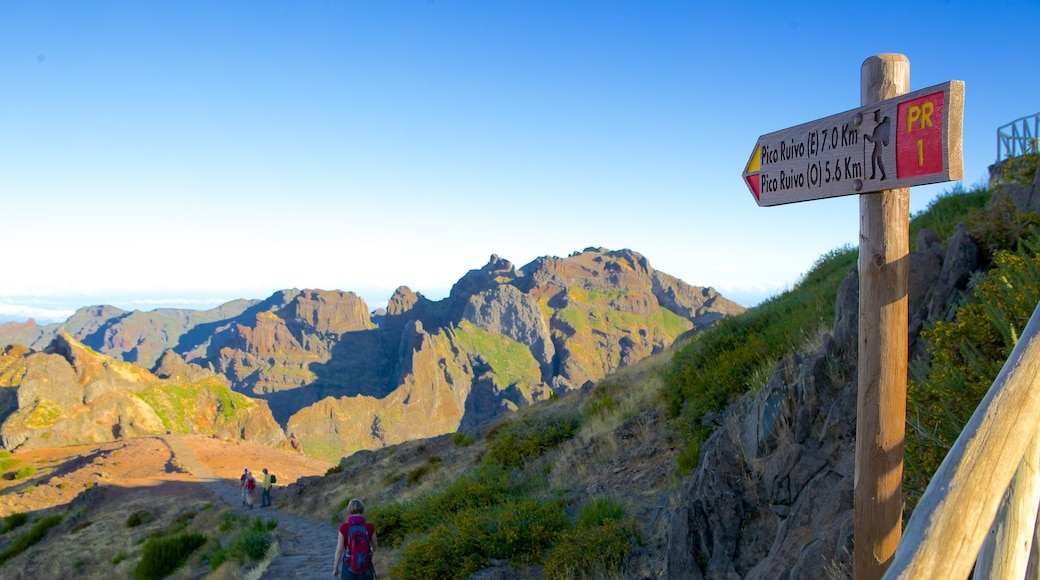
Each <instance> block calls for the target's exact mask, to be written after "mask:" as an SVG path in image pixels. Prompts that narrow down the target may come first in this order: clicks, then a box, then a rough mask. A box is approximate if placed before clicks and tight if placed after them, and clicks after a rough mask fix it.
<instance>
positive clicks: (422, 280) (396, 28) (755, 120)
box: [0, 0, 1040, 322]
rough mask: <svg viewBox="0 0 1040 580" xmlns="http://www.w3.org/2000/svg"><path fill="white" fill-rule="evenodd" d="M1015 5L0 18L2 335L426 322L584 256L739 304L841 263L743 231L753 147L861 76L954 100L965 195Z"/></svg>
mask: <svg viewBox="0 0 1040 580" xmlns="http://www.w3.org/2000/svg"><path fill="white" fill-rule="evenodd" d="M1036 21H1040V5H1038V4H1037V3H1036V2H1035V1H1008V2H1002V3H998V4H991V3H990V4H987V3H975V2H964V1H961V2H958V1H956V0H946V1H942V0H935V1H932V0H926V1H923V2H918V3H915V4H913V5H912V7H911V6H908V5H906V4H905V3H899V2H895V1H881V2H875V3H872V4H871V5H870V7H869V10H867V9H864V7H863V6H862V5H856V4H851V5H843V4H841V3H839V4H834V3H825V2H818V1H812V2H801V3H798V4H796V5H780V4H777V3H767V2H751V3H741V4H726V3H713V4H703V3H689V2H679V1H662V2H654V3H645V2H639V3H637V2H632V1H614V0H608V1H596V2H593V1H578V2H568V3H559V2H550V1H547V0H545V1H534V2H523V3H482V2H476V1H471V0H467V1H461V0H460V1H434V2H419V1H404V2H395V3H362V2H338V3H334V2H326V3H308V4H285V3H278V2H269V1H262V2H244V1H240V2H221V3H205V2H198V1H189V2H177V3H173V2H152V3H127V2H116V1H107V0H103V1H101V2H93V3H89V4H86V3H77V2H72V1H69V0H58V1H54V2H34V3H3V4H0V66H2V67H3V70H4V71H5V77H6V83H5V93H4V96H3V97H2V99H0V103H2V104H3V106H2V107H0V135H2V138H0V217H2V218H3V223H4V225H5V234H6V237H7V239H8V240H9V243H10V244H12V246H9V247H13V248H15V249H14V250H13V251H9V252H6V253H5V256H4V261H3V263H4V269H3V273H2V274H0V321H5V320H25V319H27V318H29V317H34V318H36V319H37V320H38V321H40V322H53V321H56V320H64V318H65V317H67V316H68V315H69V314H71V312H72V311H73V310H75V309H76V308H79V307H82V306H88V305H96V304H111V305H113V306H117V307H119V308H123V309H126V310H133V309H139V310H152V309H154V308H158V307H183V308H193V309H205V308H211V307H214V306H217V305H219V304H221V303H223V302H226V301H228V300H231V299H236V298H252V299H263V298H266V297H268V296H270V295H271V294H272V293H273V292H275V291H278V290H282V289H288V288H322V289H328V290H333V289H335V290H345V291H353V292H356V293H357V294H358V295H360V296H361V297H362V298H364V299H365V301H366V302H367V303H368V304H369V306H370V307H372V308H376V307H379V306H380V305H382V304H383V303H385V302H386V300H387V299H388V298H389V297H390V295H391V293H392V292H393V290H394V289H395V288H397V287H398V286H402V285H404V286H408V287H410V288H411V289H413V290H415V291H417V292H420V293H422V294H424V295H426V296H427V297H429V298H431V299H434V300H436V299H439V298H442V297H444V296H445V295H446V294H447V292H448V290H449V289H450V287H451V285H452V284H453V283H454V282H455V281H456V280H458V279H459V278H460V277H461V276H462V275H463V274H465V272H466V271H468V270H470V269H473V268H479V267H481V266H482V265H484V264H485V263H486V262H487V259H488V257H489V256H490V255H491V254H498V255H500V256H502V257H503V258H506V259H508V260H510V261H511V262H513V264H514V265H516V266H517V267H521V266H523V265H524V264H526V263H528V262H530V261H531V260H533V259H535V258H537V257H539V256H546V255H551V256H567V255H568V254H570V253H572V252H574V251H580V250H582V249H583V248H585V247H589V246H602V247H606V248H609V249H612V250H619V249H623V248H628V249H632V250H635V251H637V252H639V253H641V254H643V255H644V256H646V258H647V259H648V260H649V261H650V264H651V265H652V266H653V267H654V268H655V269H657V270H660V271H663V272H666V273H668V274H671V275H673V276H676V277H679V278H681V279H682V280H684V281H685V282H687V283H690V284H693V285H697V286H711V287H714V288H715V289H717V290H718V291H719V292H720V293H722V294H723V295H724V296H726V297H727V298H730V299H732V300H735V301H737V302H739V303H741V304H744V305H746V306H751V305H754V304H757V303H759V302H760V301H761V300H763V299H765V298H768V297H770V296H773V295H776V294H779V293H780V292H782V291H783V290H785V289H786V288H789V287H791V286H792V285H794V284H795V283H796V282H797V281H798V279H799V277H800V276H801V275H802V274H804V273H805V272H806V271H807V270H808V269H809V268H810V267H811V266H812V265H813V263H814V262H815V261H816V259H817V258H818V257H819V256H821V255H823V254H825V253H827V252H829V251H831V250H833V249H835V248H839V247H842V246H844V245H846V244H849V245H853V246H855V245H856V244H857V243H858V232H859V223H858V220H859V210H858V200H857V199H855V198H854V197H847V198H839V199H829V200H820V201H815V202H807V203H800V204H792V205H790V206H781V207H774V208H759V207H757V206H756V205H755V203H754V201H753V200H752V198H751V195H750V194H749V193H748V191H747V189H746V187H745V186H744V184H743V182H742V180H741V178H740V174H741V171H742V170H743V167H744V164H745V163H746V162H747V158H748V155H750V153H751V149H752V147H753V146H754V144H755V141H756V139H757V138H758V136H759V135H762V134H765V133H769V132H772V131H776V130H778V129H783V128H785V127H791V126H794V125H798V124H801V123H804V122H808V121H811V120H814V119H818V118H822V117H825V116H828V115H831V114H834V113H838V112H841V111H844V110H848V109H852V108H855V107H857V106H859V69H860V65H861V63H862V62H863V60H864V59H866V58H868V57H870V56H872V55H874V54H879V53H885V52H897V53H902V54H905V55H906V56H907V57H908V58H909V60H910V67H911V72H910V75H911V89H912V90H913V89H917V88H922V87H926V86H930V85H934V84H938V83H941V82H945V81H947V80H963V81H965V109H964V166H965V180H964V183H963V184H954V183H948V184H942V185H936V186H925V187H918V188H914V189H913V190H912V193H911V211H912V212H914V213H916V212H918V211H921V210H922V209H924V208H925V207H927V205H928V203H929V202H930V201H932V200H934V199H935V197H936V196H937V195H940V194H941V193H942V192H944V191H949V190H951V189H952V188H954V187H956V186H958V185H963V186H964V187H970V186H971V185H974V184H976V183H979V182H982V181H984V180H985V178H986V176H987V167H988V166H989V165H990V164H991V163H993V162H994V161H995V146H994V144H995V140H996V139H995V135H996V130H997V128H998V127H999V126H1001V125H1004V124H1006V123H1008V122H1011V121H1013V120H1015V119H1017V118H1019V117H1023V116H1027V115H1032V114H1034V113H1036V112H1038V111H1040V103H1038V102H1037V101H1036V97H1035V95H1037V94H1040V77H1038V76H1037V75H1035V74H1031V71H1033V70H1035V69H1036V68H1037V66H1038V65H1040V46H1038V45H1037V44H1036V43H1023V42H1011V43H1009V42H1006V41H1005V39H1007V38H1008V34H1013V33H1014V31H1016V30H1018V28H1019V27H1018V24H1019V23H1020V22H1036Z"/></svg>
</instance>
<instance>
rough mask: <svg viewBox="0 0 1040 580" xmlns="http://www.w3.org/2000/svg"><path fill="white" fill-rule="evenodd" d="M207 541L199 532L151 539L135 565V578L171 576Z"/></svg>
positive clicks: (150, 578)
mask: <svg viewBox="0 0 1040 580" xmlns="http://www.w3.org/2000/svg"><path fill="white" fill-rule="evenodd" d="M206 542H207V539H206V536H205V535H204V534H200V533H198V532H188V533H184V534H179V535H176V536H170V537H157V538H151V539H149V540H148V541H147V542H146V543H145V545H144V549H143V550H142V556H141V560H140V561H139V562H138V563H137V566H136V567H134V580H158V579H161V578H165V577H167V576H169V575H170V574H172V573H173V572H174V571H175V570H177V568H180V567H181V566H182V565H183V564H184V563H185V562H187V561H188V558H189V557H190V556H191V555H192V553H194V552H195V550H198V549H199V548H201V547H202V546H203V545H205V544H206Z"/></svg>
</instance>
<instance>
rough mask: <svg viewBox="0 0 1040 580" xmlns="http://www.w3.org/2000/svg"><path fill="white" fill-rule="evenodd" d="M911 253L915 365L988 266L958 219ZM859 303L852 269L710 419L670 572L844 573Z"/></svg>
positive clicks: (676, 530) (687, 490) (927, 235)
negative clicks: (756, 378) (752, 389)
mask: <svg viewBox="0 0 1040 580" xmlns="http://www.w3.org/2000/svg"><path fill="white" fill-rule="evenodd" d="M1018 209H1019V210H1022V211H1035V209H1036V206H1035V205H1029V206H1026V205H1020V206H1019V208H1018ZM913 248H914V249H913V251H912V252H911V255H910V261H911V262H910V281H909V296H908V299H909V304H908V309H909V337H908V338H909V352H910V361H911V365H914V364H917V362H919V361H920V360H921V359H922V358H923V357H924V356H926V350H925V345H924V343H923V341H921V340H920V333H921V331H922V329H923V328H925V326H926V325H927V324H928V323H929V322H930V321H935V320H946V319H948V318H949V317H950V315H951V313H952V312H953V311H954V310H955V309H956V307H957V306H958V304H959V303H960V301H961V300H962V299H963V298H962V297H963V295H964V292H965V291H966V290H967V288H968V286H969V284H970V280H971V275H972V273H973V272H975V271H976V270H977V269H978V268H980V267H981V266H983V262H984V260H983V259H982V257H983V253H984V252H983V248H981V247H980V246H979V245H978V243H977V242H976V241H975V240H973V239H972V237H971V236H970V235H969V234H968V230H967V227H966V226H964V225H963V224H959V225H957V226H956V229H955V230H954V233H953V235H952V236H950V239H949V240H948V241H947V242H946V243H942V242H941V241H940V240H939V238H938V236H936V235H935V234H934V233H933V232H932V231H930V230H922V231H921V232H920V233H918V235H917V237H916V239H915V240H914V246H913ZM858 308H859V280H858V274H857V271H856V270H855V269H853V270H852V271H850V272H849V274H848V276H847V277H846V278H845V280H844V281H843V282H842V285H841V287H840V289H839V291H838V295H837V298H836V309H835V321H834V326H833V328H832V331H831V332H830V333H828V334H826V335H825V336H824V337H823V338H822V340H821V341H820V344H819V346H818V347H817V348H816V349H815V350H812V351H809V352H804V353H800V354H797V355H794V356H790V357H787V358H785V359H783V360H782V361H780V363H779V364H778V365H777V367H776V369H775V371H774V373H773V375H772V377H771V379H770V380H769V381H768V383H767V384H766V386H765V387H764V388H763V389H762V390H760V391H759V392H757V393H756V394H753V395H747V396H745V397H744V398H743V399H742V400H740V401H739V402H738V403H737V404H735V405H733V406H732V407H730V408H729V409H727V410H726V411H725V412H724V413H721V414H719V415H717V416H711V417H709V418H707V419H706V420H709V421H711V422H712V424H714V425H715V426H717V429H716V431H715V432H714V433H713V435H712V436H711V437H710V438H709V439H708V440H707V441H706V442H705V444H704V447H703V450H702V455H701V463H700V465H699V466H698V468H697V469H696V470H695V471H694V473H693V474H692V475H691V476H690V477H689V478H688V479H687V480H686V481H685V483H684V484H683V489H682V492H681V497H682V501H681V505H679V506H678V508H677V509H675V510H674V512H673V513H672V514H671V522H672V527H671V537H670V539H669V547H668V554H667V570H668V574H667V576H668V577H669V578H676V579H679V578H682V579H688V578H694V579H697V578H738V577H739V578H745V579H754V578H763V579H765V578H812V577H841V576H844V575H846V574H851V569H852V568H851V561H852V546H853V544H852V541H853V523H854V522H853V517H854V513H853V489H854V482H855V436H856V416H855V414H856V397H857V375H856V371H855V369H856V364H857V360H856V359H857V354H856V353H857V348H858V345H857V343H858V314H859V313H858Z"/></svg>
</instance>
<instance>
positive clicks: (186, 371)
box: [152, 350, 231, 386]
mask: <svg viewBox="0 0 1040 580" xmlns="http://www.w3.org/2000/svg"><path fill="white" fill-rule="evenodd" d="M152 374H153V375H155V376H157V377H159V378H160V379H172V380H176V381H182V382H189V383H194V382H198V381H202V380H206V379H214V380H217V381H220V382H222V383H223V384H225V385H227V386H231V382H230V381H228V380H227V378H225V377H224V376H223V375H218V374H217V373H215V372H213V371H211V370H209V369H204V368H202V367H200V366H199V365H195V364H189V363H186V362H184V359H183V358H181V356H180V355H179V354H177V353H176V352H174V351H172V350H168V351H166V352H164V353H162V356H160V357H159V360H158V361H156V362H155V368H153V369H152Z"/></svg>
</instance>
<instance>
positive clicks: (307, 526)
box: [161, 437, 337, 580]
mask: <svg viewBox="0 0 1040 580" xmlns="http://www.w3.org/2000/svg"><path fill="white" fill-rule="evenodd" d="M161 439H162V440H163V442H165V443H166V445H167V446H169V448H170V450H171V451H172V453H173V457H174V462H175V463H176V464H177V465H179V466H181V467H182V468H183V469H184V470H185V471H187V472H188V473H190V474H191V475H192V476H193V477H195V478H196V479H198V480H199V481H200V482H202V483H203V484H205V485H206V487H208V488H209V489H210V491H212V492H213V494H214V495H216V496H217V497H219V498H220V499H221V500H222V501H224V502H225V503H227V504H228V505H229V506H231V507H233V508H235V509H237V510H240V511H241V512H242V513H245V514H247V515H249V516H251V517H256V516H259V517H262V518H264V519H268V518H275V519H276V520H278V528H277V530H276V531H277V534H278V540H279V542H280V544H281V545H280V550H279V554H278V555H277V556H276V557H275V558H274V560H273V561H272V562H271V563H270V565H268V566H267V567H266V569H262V570H259V575H252V574H251V575H249V577H250V578H255V579H270V580H276V579H282V578H303V579H310V578H331V577H332V557H333V556H334V555H335V548H336V534H337V529H336V526H334V525H332V524H330V523H327V522H321V521H319V520H312V519H310V518H303V517H300V516H297V515H294V514H287V513H284V512H281V511H279V510H277V509H276V508H274V507H273V506H272V507H266V508H261V507H259V506H260V494H259V490H257V494H256V500H255V503H254V505H255V506H257V507H255V508H254V509H248V508H245V507H243V506H242V494H241V492H240V491H239V489H238V485H237V483H238V482H229V481H227V480H222V479H220V478H218V477H217V476H216V475H215V474H214V473H213V472H212V471H210V469H209V468H208V467H206V466H205V465H203V464H202V463H201V462H200V461H199V460H198V458H197V457H195V452H194V451H192V450H191V447H189V446H188V445H187V444H186V443H185V442H184V441H182V440H181V439H179V438H177V437H161Z"/></svg>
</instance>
